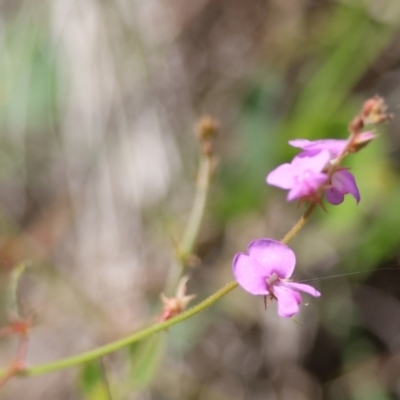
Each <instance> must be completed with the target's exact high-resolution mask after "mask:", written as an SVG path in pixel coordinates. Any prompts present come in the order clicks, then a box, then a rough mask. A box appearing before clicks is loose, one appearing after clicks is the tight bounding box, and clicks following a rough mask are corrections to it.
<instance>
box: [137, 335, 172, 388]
mask: <svg viewBox="0 0 400 400" xmlns="http://www.w3.org/2000/svg"><path fill="white" fill-rule="evenodd" d="M165 339H166V338H165V335H162V334H161V335H153V336H151V337H150V338H148V339H147V340H145V341H140V342H138V343H134V344H133V345H131V346H130V347H129V356H130V363H131V365H130V373H129V375H130V383H131V384H132V386H134V387H135V388H136V389H144V388H146V387H147V386H148V385H149V384H150V383H151V381H152V379H153V377H154V375H155V373H156V372H157V367H158V365H159V364H160V361H161V359H162V355H163V353H164V348H165Z"/></svg>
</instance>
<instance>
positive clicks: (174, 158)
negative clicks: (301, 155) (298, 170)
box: [0, 0, 400, 400]
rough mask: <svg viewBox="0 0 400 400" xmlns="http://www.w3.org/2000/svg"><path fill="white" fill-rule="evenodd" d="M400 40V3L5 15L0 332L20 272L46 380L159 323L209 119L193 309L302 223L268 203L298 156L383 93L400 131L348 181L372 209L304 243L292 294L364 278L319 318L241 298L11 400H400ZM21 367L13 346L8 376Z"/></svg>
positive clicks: (221, 4)
mask: <svg viewBox="0 0 400 400" xmlns="http://www.w3.org/2000/svg"><path fill="white" fill-rule="evenodd" d="M399 28H400V3H399V1H398V0H337V1H334V0H230V1H226V0H191V1H188V0H163V1H160V0H145V1H139V0H85V1H78V0H48V1H32V0H31V1H27V0H1V1H0V270H1V273H0V275H1V276H0V300H1V302H0V322H1V325H3V326H5V325H7V324H8V323H9V314H10V307H9V305H8V301H7V299H8V293H9V288H10V281H11V280H12V279H11V277H12V275H13V273H12V271H13V270H14V269H15V267H16V266H17V265H18V264H19V263H21V262H22V261H24V263H25V265H26V266H27V268H26V271H25V273H24V275H23V277H22V278H21V281H20V285H19V288H18V298H19V302H20V308H21V310H22V311H21V313H22V314H23V316H25V317H33V319H34V327H33V329H32V331H31V334H30V348H29V355H28V363H29V364H30V365H36V364H39V363H43V362H48V361H51V360H55V359H59V358H62V357H66V356H70V355H74V354H77V353H79V352H81V351H83V350H88V349H92V348H94V347H96V346H99V345H101V344H104V343H107V342H110V341H112V340H116V339H117V338H120V337H123V336H124V335H127V334H129V333H131V332H133V331H135V330H137V329H139V328H140V327H141V326H143V325H144V324H147V323H149V322H151V321H154V320H155V318H156V316H157V315H160V313H161V309H162V305H161V303H160V301H159V294H160V292H162V291H163V290H164V285H165V281H166V279H167V277H168V273H169V271H170V269H171V268H172V267H173V266H174V265H175V264H176V263H175V261H174V249H173V247H174V243H175V242H176V241H178V240H179V239H180V238H181V236H182V233H183V231H184V228H185V224H186V222H187V220H188V216H189V213H190V209H191V205H192V202H193V198H194V193H195V176H196V170H197V166H198V143H197V141H196V138H195V135H194V126H195V124H196V121H197V120H198V118H199V117H201V116H202V115H203V114H205V113H208V114H211V115H212V116H213V117H214V118H216V119H217V120H218V121H219V124H220V127H221V129H220V134H219V136H218V139H217V142H216V146H215V149H216V150H215V151H216V154H217V156H218V159H219V165H218V168H217V172H216V175H215V178H214V182H213V185H212V188H211V193H210V201H209V203H208V208H207V212H206V215H205V218H204V224H203V226H202V229H201V234H200V239H199V243H198V245H197V246H196V250H195V254H196V255H197V256H198V257H199V259H200V260H201V262H200V263H198V264H199V265H197V266H196V267H193V268H192V269H191V271H190V272H191V275H192V278H191V279H190V281H189V284H188V286H189V287H188V292H189V293H196V294H197V299H198V300H200V299H202V298H204V297H205V296H207V295H209V294H211V293H212V292H213V291H215V290H217V289H218V288H219V287H221V286H222V285H224V284H225V283H226V282H228V281H230V280H232V273H231V260H232V258H233V256H234V254H235V253H236V252H238V251H245V249H246V247H247V244H248V242H250V241H251V240H253V239H255V238H259V237H272V238H275V239H279V238H281V237H282V235H283V234H284V233H286V231H287V230H288V229H290V227H291V226H292V225H293V224H294V222H295V221H296V220H297V219H298V218H299V217H300V215H301V212H302V210H299V209H296V205H295V204H294V203H291V204H287V203H286V201H285V196H286V193H284V192H283V191H281V190H279V189H277V188H273V187H267V185H266V184H265V176H266V174H267V173H268V172H269V171H270V170H271V169H272V168H274V167H276V166H277V165H278V164H279V163H282V162H287V161H288V160H290V158H291V157H292V156H293V155H294V154H295V153H296V152H295V149H293V148H290V147H289V146H288V145H287V141H288V140H290V139H293V138H307V139H311V140H312V139H317V138H328V137H329V138H346V136H347V124H348V123H349V121H350V120H351V119H352V117H353V116H354V115H355V114H357V113H358V111H359V109H360V107H361V105H362V103H363V102H364V101H365V100H366V99H367V98H368V97H371V96H373V95H375V94H380V95H381V96H384V97H385V99H386V100H387V103H388V104H389V108H390V110H391V111H392V112H393V113H394V118H393V120H392V121H391V122H390V123H389V124H387V125H386V126H384V127H382V129H380V130H379V132H380V137H379V139H378V140H376V141H375V142H373V143H371V144H370V145H369V146H368V147H367V148H366V149H365V150H363V151H362V152H360V153H358V154H356V155H353V156H350V157H348V158H347V159H346V161H345V165H346V166H348V167H351V168H352V172H353V173H354V175H355V176H356V177H357V180H358V184H359V189H360V192H361V198H362V200H361V203H360V204H359V205H358V206H356V204H355V202H354V199H352V198H349V199H346V201H345V203H344V204H342V205H341V206H339V207H332V206H329V205H328V206H327V210H328V212H327V213H324V212H323V211H322V210H317V211H316V212H315V215H313V217H312V220H311V222H310V223H309V224H308V225H307V226H306V227H305V229H304V230H303V231H302V232H301V234H299V235H298V236H297V237H296V238H295V239H294V240H293V241H292V242H291V247H292V248H293V249H294V250H295V252H296V254H297V258H298V263H297V269H296V274H295V276H294V278H295V279H298V280H308V279H316V278H322V277H327V276H331V275H337V274H345V273H349V272H357V274H354V275H349V276H341V277H336V278H332V279H325V280H317V281H313V282H312V284H313V285H315V286H316V287H317V288H318V289H319V290H320V291H321V292H322V297H321V298H319V299H311V298H306V296H304V303H306V304H303V306H302V309H301V312H300V314H299V315H298V316H297V317H296V321H293V320H291V319H288V320H286V319H282V318H279V317H278V316H277V313H276V305H274V304H272V305H271V306H270V307H269V308H268V310H267V311H265V310H264V306H263V301H262V299H261V298H258V297H257V298H256V297H253V296H250V295H249V294H247V293H245V292H244V291H242V290H241V289H236V290H235V291H233V292H232V293H230V294H229V295H227V296H226V297H225V298H224V299H222V300H221V301H219V302H218V303H217V304H215V305H214V306H213V307H212V308H211V309H209V310H207V311H206V312H203V313H201V314H199V315H197V316H196V317H194V318H192V319H190V320H189V321H186V322H184V323H182V324H179V325H177V326H175V327H173V328H171V329H170V330H169V332H165V333H162V334H159V335H157V336H154V337H152V338H150V339H149V340H147V341H145V342H141V343H138V344H137V345H134V346H131V347H130V348H129V349H126V350H124V351H120V352H118V353H115V354H113V355H111V356H109V357H105V358H104V359H103V360H102V361H101V363H91V364H89V365H87V366H85V367H84V368H73V369H70V370H63V371H60V372H55V373H51V374H48V375H43V376H38V377H33V378H26V379H24V378H14V379H12V380H11V381H10V382H8V383H7V384H6V385H5V387H4V388H2V389H1V391H0V398H1V399H16V400H17V399H18V400H25V399H29V400H36V399H41V400H42V399H55V400H58V399H60V400H61V399H62V400H67V399H68V400H75V399H84V400H110V399H111V400H130V399H146V400H153V399H154V400H155V399H157V400H170V399H171V400H172V399H189V400H225V399H230V400H236V399H238V400H239V399H252V400H259V399H260V400H261V399H271V400H275V399H276V400H278V399H279V400H280V399H283V400H286V399H287V400H306V399H310V400H314V399H332V400H341V399H357V400H358V399H363V400H365V399H368V400H369V399H371V400H372V399H373V400H386V399H399V398H400V250H399V245H400V176H399V173H400V134H399V128H400V118H399V116H398V108H399V106H400V86H399V82H400V30H399ZM387 268H391V269H389V270H388V269H387ZM167 294H169V295H171V293H167ZM15 352H16V339H15V338H4V339H2V340H1V342H0V359H1V365H2V367H3V368H6V367H7V366H8V365H9V363H10V361H11V360H12V359H13V357H14V356H15ZM109 392H111V394H110V393H109Z"/></svg>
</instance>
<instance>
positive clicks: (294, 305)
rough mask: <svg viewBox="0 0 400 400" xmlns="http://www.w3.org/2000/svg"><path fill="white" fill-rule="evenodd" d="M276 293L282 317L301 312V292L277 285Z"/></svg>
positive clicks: (279, 312)
mask: <svg viewBox="0 0 400 400" xmlns="http://www.w3.org/2000/svg"><path fill="white" fill-rule="evenodd" d="M274 295H275V297H276V298H277V300H278V314H279V315H280V316H281V317H284V318H290V317H293V315H295V314H297V313H298V312H299V304H300V303H301V295H300V293H297V292H295V291H293V290H290V289H288V288H285V287H283V286H275V287H274Z"/></svg>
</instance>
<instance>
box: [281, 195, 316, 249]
mask: <svg viewBox="0 0 400 400" xmlns="http://www.w3.org/2000/svg"><path fill="white" fill-rule="evenodd" d="M316 206H317V204H316V203H311V204H310V205H309V206H308V208H307V210H306V212H305V213H304V214H303V216H302V217H301V218H300V219H299V220H298V221H297V222H296V224H295V225H294V226H293V228H292V229H291V230H290V231H289V232H288V233H287V234H286V235H285V236H284V237H283V238H282V239H281V242H282V243H285V244H288V243H289V242H290V240H292V239H293V238H294V237H295V236H296V234H297V233H298V232H299V230H300V229H301V228H302V227H303V226H304V225H305V224H306V222H307V221H308V219H309V218H310V216H311V214H312V213H313V211H314V209H315V207H316Z"/></svg>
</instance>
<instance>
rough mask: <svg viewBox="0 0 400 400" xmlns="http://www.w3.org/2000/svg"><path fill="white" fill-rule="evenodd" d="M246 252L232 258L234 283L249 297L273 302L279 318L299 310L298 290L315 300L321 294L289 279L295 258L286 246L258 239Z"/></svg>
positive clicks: (273, 241) (299, 298)
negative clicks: (255, 296) (261, 297)
mask: <svg viewBox="0 0 400 400" xmlns="http://www.w3.org/2000/svg"><path fill="white" fill-rule="evenodd" d="M248 253H249V254H248V255H247V254H244V253H238V254H236V256H235V258H234V259H233V264H232V269H233V275H234V276H235V279H236V281H237V282H238V284H239V285H240V286H241V287H242V288H243V289H244V290H246V291H247V292H249V293H251V294H254V295H262V296H269V297H270V298H271V299H276V300H277V301H278V314H279V315H280V316H281V317H292V316H293V315H295V314H296V313H297V312H298V311H299V304H300V303H301V295H300V293H299V291H302V292H305V293H308V294H310V295H311V296H314V297H319V296H320V295H321V294H320V293H319V292H318V291H317V290H315V289H314V288H313V287H312V286H309V285H305V284H302V283H296V282H291V281H289V280H288V278H290V276H291V275H292V273H293V270H294V267H295V264H296V256H295V254H294V252H293V251H292V250H291V249H290V248H289V247H288V246H286V245H285V244H283V243H281V242H277V241H275V240H272V239H258V240H254V241H253V242H251V243H250V245H249V248H248Z"/></svg>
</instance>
